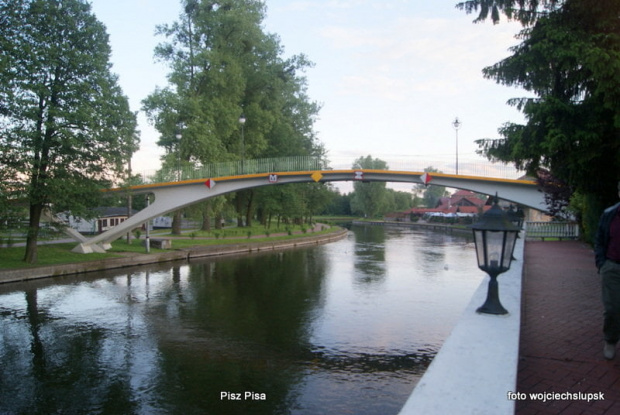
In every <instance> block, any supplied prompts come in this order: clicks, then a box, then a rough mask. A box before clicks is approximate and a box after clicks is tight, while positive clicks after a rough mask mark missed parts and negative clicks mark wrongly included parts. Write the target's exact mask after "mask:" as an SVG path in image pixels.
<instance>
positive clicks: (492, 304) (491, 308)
mask: <svg viewBox="0 0 620 415" xmlns="http://www.w3.org/2000/svg"><path fill="white" fill-rule="evenodd" d="M489 276H490V277H491V279H490V280H489V288H488V291H487V299H486V301H485V302H484V304H483V305H482V306H480V307H478V309H477V310H476V312H478V313H484V314H496V315H502V314H508V310H506V309H505V308H504V307H503V306H502V303H501V302H500V301H499V287H498V284H497V275H489Z"/></svg>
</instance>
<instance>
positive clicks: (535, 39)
mask: <svg viewBox="0 0 620 415" xmlns="http://www.w3.org/2000/svg"><path fill="white" fill-rule="evenodd" d="M459 7H462V8H465V9H466V10H467V11H469V12H471V11H474V10H478V9H479V10H480V15H479V17H478V20H482V19H485V18H488V11H489V10H492V13H491V14H492V19H493V21H498V20H499V13H500V12H504V13H506V14H508V16H509V17H512V18H517V19H519V20H520V21H521V22H522V23H523V24H524V26H525V28H524V30H523V31H522V32H521V34H520V36H519V37H520V39H521V40H522V42H521V44H519V45H517V46H515V47H514V48H512V52H513V55H512V56H510V57H508V58H506V59H504V60H503V61H501V62H499V63H497V64H495V65H493V66H490V67H488V68H485V69H484V70H483V73H484V75H485V77H487V78H490V79H494V80H495V81H496V82H498V83H501V84H505V85H509V86H520V87H522V88H524V89H525V90H527V91H529V92H532V93H533V94H534V95H535V96H534V97H531V98H519V99H513V100H511V101H509V104H510V105H514V106H516V107H517V108H518V109H519V110H521V111H522V112H523V113H524V115H525V117H526V120H527V123H526V124H524V125H519V124H514V123H507V124H505V125H504V126H502V127H501V128H500V129H499V132H500V135H501V136H502V138H501V139H498V140H490V139H484V140H479V141H478V144H479V146H480V152H481V153H482V154H484V155H486V156H487V157H489V158H490V159H493V160H500V161H504V162H514V163H515V165H516V166H517V167H518V168H521V169H525V170H526V171H527V172H528V173H529V174H531V175H533V176H536V175H537V171H538V170H539V169H541V168H542V169H547V170H548V171H549V172H550V173H551V175H552V176H554V177H555V178H557V179H558V180H559V181H561V182H564V183H566V185H567V186H568V187H569V189H570V191H571V192H572V193H577V194H580V195H582V196H583V198H584V199H585V200H588V204H589V205H590V206H589V207H588V212H589V214H588V215H585V216H584V221H588V222H596V220H597V219H598V216H599V215H600V211H601V210H602V208H603V207H604V206H606V205H609V204H612V203H613V202H615V201H616V199H617V197H616V193H617V192H616V183H617V181H618V179H620V76H619V75H618V74H620V20H619V19H618V15H619V14H620V2H618V1H617V0H564V1H559V0H557V1H543V2H538V1H534V0H530V1H516V0H476V1H468V2H465V3H460V4H459ZM493 10H494V11H493ZM485 11H486V12H485ZM586 228H587V229H593V228H594V226H593V224H592V223H589V224H588V225H587V226H586ZM590 236H591V235H590Z"/></svg>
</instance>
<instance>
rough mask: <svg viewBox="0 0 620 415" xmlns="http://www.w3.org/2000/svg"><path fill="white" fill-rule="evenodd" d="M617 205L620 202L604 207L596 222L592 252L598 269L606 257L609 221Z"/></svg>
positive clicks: (618, 205)
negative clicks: (596, 227)
mask: <svg viewBox="0 0 620 415" xmlns="http://www.w3.org/2000/svg"><path fill="white" fill-rule="evenodd" d="M618 207H620V202H619V203H616V204H615V205H613V206H612V207H608V208H607V209H605V211H604V212H603V214H602V215H601V219H600V220H599V223H598V230H597V231H596V237H595V238H594V254H595V261H596V267H597V268H598V269H599V270H600V269H601V267H602V266H603V264H604V263H605V260H606V259H607V256H606V253H607V245H608V244H609V228H610V227H611V221H612V220H613V218H614V216H616V211H617V210H618Z"/></svg>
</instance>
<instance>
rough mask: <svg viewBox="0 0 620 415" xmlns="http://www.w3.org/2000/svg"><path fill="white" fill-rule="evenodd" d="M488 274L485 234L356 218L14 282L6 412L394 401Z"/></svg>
mask: <svg viewBox="0 0 620 415" xmlns="http://www.w3.org/2000/svg"><path fill="white" fill-rule="evenodd" d="M483 277H484V275H483V274H482V273H481V271H479V270H478V269H477V266H476V260H475V257H474V252H473V242H471V240H468V239H465V238H463V237H456V236H451V235H445V234H440V233H433V232H420V231H415V230H408V229H407V230H406V229H384V228H382V227H354V228H353V230H352V231H351V232H350V233H349V235H348V237H347V238H346V239H344V240H341V241H339V242H334V243H331V244H327V245H322V246H318V247H314V248H310V249H300V250H293V251H283V252H276V253H269V254H260V255H251V256H246V257H240V258H221V259H216V260H205V261H200V262H198V261H197V262H192V263H191V264H189V265H187V264H179V265H176V266H175V265H174V264H166V265H165V266H164V267H162V266H159V267H150V268H149V267H145V268H140V269H132V270H130V271H124V272H120V271H118V270H117V271H114V272H106V273H101V274H99V275H95V276H93V275H88V276H86V275H83V276H80V277H75V278H61V279H49V280H41V281H36V282H29V283H22V284H8V285H0V361H1V362H2V364H1V367H0V413H1V414H5V413H8V414H52V413H59V414H73V413H76V414H99V413H100V414H182V415H189V414H324V413H339V414H381V415H384V414H396V413H398V411H399V410H400V408H401V407H402V405H403V404H404V402H405V401H406V399H407V397H408V396H409V394H410V393H411V391H412V389H413V387H414V385H415V383H416V382H417V380H418V379H419V377H420V376H421V374H422V373H423V372H424V370H425V369H426V367H427V366H428V364H429V363H430V361H431V360H432V358H433V356H434V355H435V353H436V352H437V350H438V349H439V347H440V346H441V344H442V342H443V341H444V340H445V338H446V337H447V335H448V334H449V333H450V330H451V328H452V326H453V325H454V323H455V322H456V320H457V319H458V317H459V315H460V314H461V312H462V310H463V309H464V307H465V305H466V304H467V303H468V301H469V299H470V297H471V295H472V294H473V292H474V290H475V288H476V287H477V286H478V285H479V284H480V282H481V281H482V279H483Z"/></svg>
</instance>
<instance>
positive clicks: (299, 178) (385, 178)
mask: <svg viewBox="0 0 620 415" xmlns="http://www.w3.org/2000/svg"><path fill="white" fill-rule="evenodd" d="M422 175H424V173H423V172H407V171H391V170H321V171H304V172H283V173H260V174H248V175H240V176H228V177H218V178H213V179H197V180H186V181H180V182H170V183H158V184H148V185H140V186H133V187H132V188H131V192H132V194H133V195H136V194H149V193H152V194H154V195H155V201H154V202H153V203H151V204H150V205H149V206H148V207H146V208H145V209H143V210H141V211H140V212H138V213H137V214H135V215H134V216H132V217H130V218H129V219H127V220H126V221H124V222H123V223H121V224H119V225H117V226H115V227H114V228H112V229H110V230H108V231H106V232H104V233H102V234H100V235H97V236H95V237H93V238H90V239H87V240H81V241H80V242H81V243H80V244H79V245H78V246H76V247H75V248H74V249H73V252H80V253H91V252H105V250H107V249H110V247H111V245H110V244H111V243H112V242H113V241H114V240H116V239H118V238H120V237H121V236H123V235H124V234H126V233H127V232H129V231H130V230H132V229H134V228H137V227H139V226H141V225H142V224H143V223H145V222H146V221H148V220H150V219H152V218H155V217H157V216H161V215H164V214H166V213H169V212H173V211H175V210H178V209H181V208H183V207H186V206H189V205H192V204H194V203H198V202H201V201H204V200H206V199H209V198H211V197H215V196H219V195H223V194H226V193H230V192H236V191H239V190H243V189H249V188H253V187H259V186H268V185H275V184H287V183H304V182H306V183H307V182H332V181H362V182H373V181H378V182H400V183H413V184H420V183H421V182H422V181H421V176H422ZM427 180H428V179H427ZM428 184H429V185H438V186H445V187H452V188H457V189H465V190H471V191H474V192H477V193H482V194H487V195H495V193H497V194H498V196H499V198H500V199H503V200H508V201H511V202H514V203H518V204H521V205H524V206H527V207H531V208H534V209H538V210H542V211H544V210H546V205H545V201H544V195H543V193H542V192H541V191H540V190H539V189H538V187H537V186H536V183H535V182H532V181H527V180H509V179H493V178H488V177H477V176H457V175H450V174H441V173H432V177H430V182H429V183H428ZM111 191H119V192H121V191H127V190H126V189H112V190H111Z"/></svg>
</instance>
